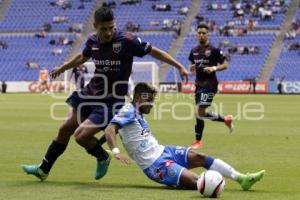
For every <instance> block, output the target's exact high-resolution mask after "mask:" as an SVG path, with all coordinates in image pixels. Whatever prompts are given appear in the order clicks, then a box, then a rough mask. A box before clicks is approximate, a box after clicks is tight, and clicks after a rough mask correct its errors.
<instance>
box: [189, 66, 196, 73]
mask: <svg viewBox="0 0 300 200" xmlns="http://www.w3.org/2000/svg"><path fill="white" fill-rule="evenodd" d="M190 71H191V73H192V74H193V75H195V74H196V64H192V65H190Z"/></svg>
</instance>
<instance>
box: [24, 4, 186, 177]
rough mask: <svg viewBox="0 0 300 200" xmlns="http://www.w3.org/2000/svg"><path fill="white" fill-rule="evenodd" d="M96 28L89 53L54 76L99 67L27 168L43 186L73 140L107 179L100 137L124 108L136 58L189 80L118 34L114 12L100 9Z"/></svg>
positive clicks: (163, 57)
mask: <svg viewBox="0 0 300 200" xmlns="http://www.w3.org/2000/svg"><path fill="white" fill-rule="evenodd" d="M94 27H95V29H96V30H97V33H94V34H92V35H90V36H89V38H88V39H87V42H86V45H85V48H84V50H83V52H82V53H79V54H78V55H76V56H75V57H74V58H73V59H71V60H70V61H68V62H67V63H65V64H63V65H62V66H60V67H58V68H55V69H54V70H53V71H52V72H51V76H52V78H56V77H57V76H59V75H60V74H62V73H64V72H65V71H66V70H69V69H72V68H74V67H77V66H80V65H82V64H83V63H85V62H86V61H87V60H89V59H90V58H92V60H93V62H94V64H95V67H96V69H95V72H94V76H93V78H92V79H91V80H90V82H89V83H88V84H87V85H86V86H85V87H84V89H83V90H81V91H75V92H73V93H72V94H71V96H70V97H69V98H68V99H67V100H66V102H67V104H69V105H70V107H71V108H72V109H71V110H70V112H69V113H68V118H67V120H66V121H65V122H63V124H62V125H61V126H60V128H59V130H58V134H57V136H56V138H54V140H53V141H52V143H51V144H50V146H49V147H48V150H47V151H46V154H45V156H44V159H43V160H42V162H41V163H40V164H39V165H23V166H22V168H23V170H24V171H25V172H26V173H27V174H31V175H34V176H36V177H38V178H39V179H40V180H42V181H43V180H45V179H46V178H47V176H48V174H49V173H50V170H51V168H52V166H53V165H54V163H55V161H56V160H57V158H58V157H59V156H60V155H62V154H63V153H64V151H65V150H66V148H67V145H68V143H69V140H70V137H71V136H72V135H74V137H75V140H76V142H77V143H78V144H79V145H81V146H82V147H83V148H85V150H86V151H87V152H88V153H89V154H90V155H92V156H94V157H95V158H96V161H97V165H96V173H95V179H100V178H102V177H103V176H104V175H105V174H106V172H107V169H108V166H109V163H110V160H111V156H110V155H109V154H108V152H106V151H105V150H104V149H103V148H102V146H101V143H100V141H99V140H98V139H97V138H96V137H95V134H96V133H98V132H99V131H101V130H104V129H105V127H106V126H107V124H108V123H109V122H110V120H111V119H112V117H113V115H114V114H115V111H117V110H118V109H119V108H121V107H122V105H123V104H124V102H125V95H126V94H127V93H128V79H129V76H130V74H131V71H132V64H133V57H134V56H138V57H143V56H145V55H147V54H149V55H150V56H152V57H153V58H155V59H158V60H160V61H162V62H166V63H168V64H170V65H172V66H174V67H176V68H177V69H178V70H179V73H180V75H181V76H182V78H187V76H188V72H187V70H186V69H185V68H184V66H183V65H182V64H180V63H179V62H177V61H176V60H175V59H174V58H172V57H171V56H170V55H169V54H168V53H166V52H164V51H162V50H160V49H158V48H156V47H154V46H152V45H151V44H150V43H148V42H144V41H142V40H141V39H140V38H138V37H136V36H134V35H132V34H131V33H125V32H121V31H118V30H117V29H116V21H115V18H114V14H113V12H112V10H111V9H110V8H108V7H101V8H99V9H97V10H96V12H95V14H94ZM78 116H80V117H79V118H78Z"/></svg>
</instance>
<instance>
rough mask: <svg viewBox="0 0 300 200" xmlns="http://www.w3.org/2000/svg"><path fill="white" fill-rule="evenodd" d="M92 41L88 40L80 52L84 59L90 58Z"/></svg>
mask: <svg viewBox="0 0 300 200" xmlns="http://www.w3.org/2000/svg"><path fill="white" fill-rule="evenodd" d="M91 43H92V41H91V39H88V40H87V41H86V43H85V46H84V49H83V50H82V55H83V56H84V57H88V58H90V57H92V44H91Z"/></svg>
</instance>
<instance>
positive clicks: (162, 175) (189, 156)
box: [105, 83, 265, 190]
mask: <svg viewBox="0 0 300 200" xmlns="http://www.w3.org/2000/svg"><path fill="white" fill-rule="evenodd" d="M156 93H157V91H156V89H155V88H154V87H152V86H151V85H148V84H146V83H138V84H137V85H136V87H135V89H134V98H133V101H132V103H128V104H126V105H124V106H123V107H122V109H121V110H120V111H119V113H118V114H116V115H115V116H114V118H113V119H112V120H111V122H110V124H109V125H108V126H107V128H106V129H105V137H106V140H107V144H108V146H109V148H110V149H111V150H112V153H113V155H114V157H115V158H116V159H117V160H120V161H121V162H123V163H125V164H130V163H131V160H130V159H129V158H128V157H127V156H126V155H123V154H121V153H120V150H119V148H118V146H117V142H116V134H117V133H119V135H120V138H121V141H122V143H123V146H124V147H125V149H126V151H127V153H128V154H129V156H130V157H131V158H132V159H133V160H134V161H135V162H136V164H137V165H138V166H139V167H140V168H141V169H142V170H143V172H144V173H145V174H146V176H148V178H150V179H151V180H153V181H155V182H158V183H161V184H165V185H168V186H172V187H179V186H180V187H185V188H190V189H196V188H197V180H198V177H199V176H198V175H197V174H195V173H194V172H192V171H190V170H189V169H193V168H196V167H204V168H206V169H210V170H215V171H218V172H220V173H221V174H222V175H223V176H225V177H227V178H230V179H232V180H234V181H236V182H237V183H239V184H240V185H241V187H242V188H243V189H244V190H249V189H250V188H251V186H252V185H253V184H254V183H255V182H257V181H259V180H260V179H261V178H262V177H263V176H264V174H265V171H264V170H262V171H259V172H257V173H251V174H242V173H240V172H238V171H236V170H235V169H234V168H233V167H231V166H230V165H228V164H227V163H225V162H224V161H222V160H220V159H216V158H213V157H211V156H207V155H204V154H200V153H196V152H193V151H191V148H190V147H179V146H164V145H160V144H159V143H158V141H157V140H156V138H155V137H154V136H153V135H152V133H151V130H150V129H149V126H148V123H147V121H146V120H145V118H144V116H143V115H144V114H149V113H150V111H151V109H152V107H153V102H154V99H155V95H156Z"/></svg>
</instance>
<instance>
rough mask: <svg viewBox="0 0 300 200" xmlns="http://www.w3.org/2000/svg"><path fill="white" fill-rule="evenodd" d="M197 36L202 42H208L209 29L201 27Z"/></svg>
mask: <svg viewBox="0 0 300 200" xmlns="http://www.w3.org/2000/svg"><path fill="white" fill-rule="evenodd" d="M196 36H197V39H198V40H199V42H200V44H206V43H207V41H208V30H207V29H205V28H199V29H198V30H197V34H196Z"/></svg>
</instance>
